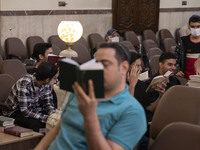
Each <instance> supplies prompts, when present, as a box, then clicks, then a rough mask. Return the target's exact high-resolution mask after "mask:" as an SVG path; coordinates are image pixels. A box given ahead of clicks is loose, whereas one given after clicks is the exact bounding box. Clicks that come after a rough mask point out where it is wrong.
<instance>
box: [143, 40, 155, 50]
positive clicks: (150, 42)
mask: <svg viewBox="0 0 200 150" xmlns="http://www.w3.org/2000/svg"><path fill="white" fill-rule="evenodd" d="M155 47H158V44H156V42H154V41H153V40H151V39H148V40H144V41H143V48H144V52H145V53H148V51H149V50H150V49H151V48H155Z"/></svg>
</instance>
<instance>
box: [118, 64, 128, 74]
mask: <svg viewBox="0 0 200 150" xmlns="http://www.w3.org/2000/svg"><path fill="white" fill-rule="evenodd" d="M120 66H121V67H120V69H121V72H122V74H123V75H125V76H126V74H127V72H128V70H129V63H128V61H124V62H122V63H121V65H120Z"/></svg>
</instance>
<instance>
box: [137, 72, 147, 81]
mask: <svg viewBox="0 0 200 150" xmlns="http://www.w3.org/2000/svg"><path fill="white" fill-rule="evenodd" d="M138 79H139V80H141V81H144V80H147V79H149V71H145V72H143V73H141V74H140V75H139V77H138Z"/></svg>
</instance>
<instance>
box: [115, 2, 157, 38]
mask: <svg viewBox="0 0 200 150" xmlns="http://www.w3.org/2000/svg"><path fill="white" fill-rule="evenodd" d="M159 3H160V0H113V1H112V14H113V28H115V29H117V30H119V31H120V32H125V31H128V30H133V31H135V32H136V33H137V34H140V33H141V32H142V31H143V30H145V29H152V30H153V31H155V32H156V31H158V18H159Z"/></svg>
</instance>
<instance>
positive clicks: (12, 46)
mask: <svg viewBox="0 0 200 150" xmlns="http://www.w3.org/2000/svg"><path fill="white" fill-rule="evenodd" d="M5 52H6V56H7V58H9V56H10V55H15V56H18V57H20V58H21V60H22V61H23V60H25V59H27V58H28V54H27V50H26V48H25V46H24V44H23V42H22V40H20V39H19V38H16V37H11V38H7V39H6V40H5Z"/></svg>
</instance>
